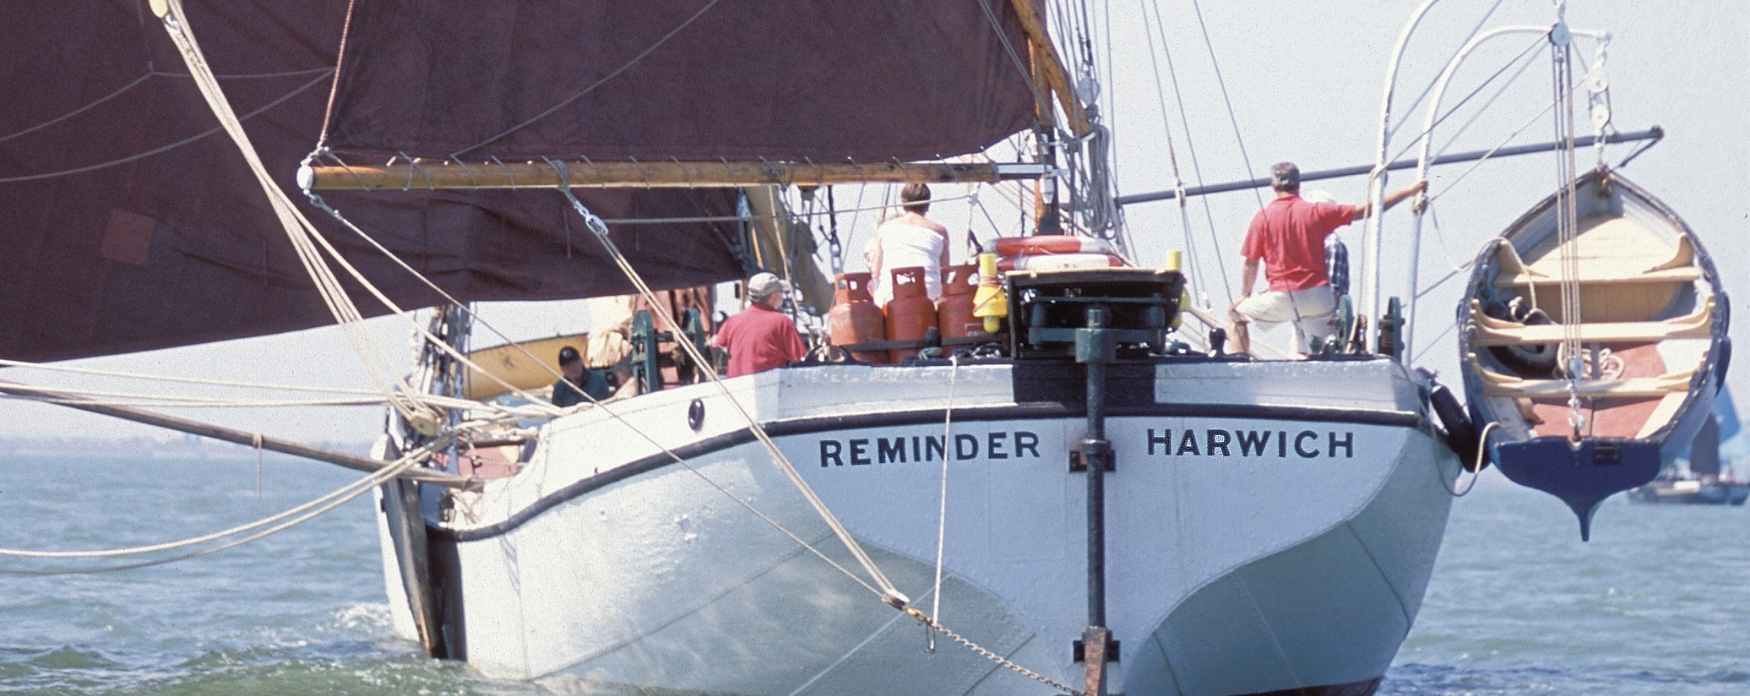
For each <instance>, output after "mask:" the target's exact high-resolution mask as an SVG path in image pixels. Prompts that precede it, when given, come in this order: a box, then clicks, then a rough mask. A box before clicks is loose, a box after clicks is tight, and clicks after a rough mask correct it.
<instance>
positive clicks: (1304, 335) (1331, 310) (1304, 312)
mask: <svg viewBox="0 0 1750 696" xmlns="http://www.w3.org/2000/svg"><path fill="white" fill-rule="evenodd" d="M1234 311H1237V312H1239V313H1240V314H1241V315H1243V316H1245V317H1246V319H1247V320H1248V321H1251V322H1252V323H1255V324H1257V325H1258V328H1261V329H1270V328H1272V327H1274V326H1276V325H1277V324H1281V323H1284V322H1293V324H1294V345H1295V349H1296V350H1297V351H1299V352H1302V353H1305V352H1307V345H1308V339H1309V338H1318V339H1320V340H1321V341H1322V340H1324V339H1327V338H1330V337H1331V334H1333V333H1336V327H1335V326H1332V323H1331V318H1332V317H1333V316H1334V315H1335V313H1336V311H1337V298H1336V295H1335V294H1333V293H1332V292H1331V286H1329V285H1319V286H1315V287H1310V288H1306V289H1304V290H1294V291H1290V292H1266V293H1263V294H1260V295H1253V296H1251V297H1248V298H1246V299H1245V300H1244V301H1242V302H1240V303H1239V305H1238V306H1236V307H1234Z"/></svg>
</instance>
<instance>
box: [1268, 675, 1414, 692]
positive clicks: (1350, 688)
mask: <svg viewBox="0 0 1750 696" xmlns="http://www.w3.org/2000/svg"><path fill="white" fill-rule="evenodd" d="M1381 679H1382V678H1381V677H1374V678H1372V679H1369V680H1367V681H1358V682H1350V683H1348V684H1329V685H1326V686H1308V687H1303V688H1299V689H1279V690H1276V691H1265V692H1262V693H1255V694H1245V696H1373V692H1375V691H1378V690H1379V682H1380V680H1381Z"/></svg>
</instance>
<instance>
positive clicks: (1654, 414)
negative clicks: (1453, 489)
mask: <svg viewBox="0 0 1750 696" xmlns="http://www.w3.org/2000/svg"><path fill="white" fill-rule="evenodd" d="M1564 222H1565V223H1566V224H1563V223H1564ZM1468 287H1469V291H1468V293H1467V295H1466V297H1465V300H1464V303H1463V305H1462V306H1461V307H1460V308H1459V316H1458V321H1459V325H1460V328H1461V329H1462V330H1461V331H1460V332H1459V351H1460V352H1459V355H1460V356H1461V358H1462V365H1463V371H1464V383H1465V392H1466V396H1467V401H1468V402H1469V404H1470V408H1471V412H1472V417H1473V418H1474V420H1475V422H1476V423H1477V424H1478V426H1479V427H1486V428H1489V429H1490V430H1491V431H1492V433H1493V437H1492V438H1489V439H1488V442H1487V448H1488V453H1489V458H1490V460H1492V461H1493V462H1495V464H1496V465H1497V466H1499V467H1501V472H1502V473H1503V474H1506V476H1507V478H1509V479H1511V480H1513V481H1514V482H1515V483H1519V484H1520V485H1524V486H1529V487H1531V488H1536V489H1538V490H1542V491H1545V492H1548V493H1550V494H1552V495H1555V496H1556V497H1558V498H1561V499H1562V501H1563V502H1566V503H1567V504H1568V506H1569V507H1570V508H1572V509H1573V510H1574V513H1575V514H1576V515H1578V516H1579V518H1580V535H1581V537H1582V538H1586V537H1588V536H1590V527H1591V520H1592V514H1593V513H1594V512H1595V511H1596V510H1597V507H1598V504H1599V503H1600V502H1601V501H1603V500H1604V499H1605V498H1607V497H1609V496H1611V495H1612V494H1615V493H1617V492H1620V491H1625V490H1629V489H1631V488H1634V487H1636V486H1641V485H1644V484H1647V483H1649V482H1651V481H1652V480H1653V479H1654V478H1655V477H1656V476H1657V475H1658V474H1659V472H1660V471H1661V470H1662V469H1664V468H1665V467H1666V466H1667V465H1669V464H1670V463H1671V462H1672V461H1674V460H1675V459H1676V458H1677V456H1678V455H1679V454H1681V453H1682V452H1683V450H1684V449H1685V448H1687V447H1688V446H1689V444H1690V442H1691V441H1692V440H1693V439H1694V438H1695V433H1696V432H1697V430H1699V429H1700V428H1701V427H1702V422H1703V421H1704V420H1706V417H1707V415H1708V413H1709V409H1708V407H1707V404H1710V403H1712V402H1713V400H1714V394H1715V390H1716V389H1717V387H1718V384H1719V382H1720V377H1721V376H1722V375H1723V374H1724V373H1725V368H1726V363H1727V361H1728V360H1729V355H1730V344H1729V342H1728V339H1727V338H1726V329H1727V325H1728V316H1727V315H1728V312H1727V301H1726V295H1725V293H1724V292H1723V291H1722V289H1721V287H1720V281H1719V276H1718V273H1717V272H1716V271H1715V269H1714V264H1713V261H1712V260H1711V259H1710V258H1709V257H1708V255H1707V252H1706V250H1705V249H1704V248H1703V247H1702V245H1701V243H1700V241H1699V240H1697V239H1696V238H1695V235H1694V234H1693V233H1692V231H1691V230H1690V229H1689V226H1688V225H1687V224H1685V223H1684V222H1683V221H1682V220H1681V219H1680V218H1678V216H1677V214H1676V213H1675V212H1673V211H1672V210H1671V209H1670V208H1668V207H1666V206H1665V205H1664V204H1663V203H1661V202H1659V201H1658V200H1657V199H1654V198H1653V197H1652V196H1651V195H1649V194H1648V193H1647V192H1645V191H1643V190H1641V189H1640V188H1639V187H1637V186H1635V185H1634V184H1633V183H1630V182H1629V181H1628V180H1626V179H1624V178H1622V176H1621V175H1619V174H1617V173H1615V172H1611V171H1609V170H1605V169H1599V170H1595V171H1592V172H1589V173H1587V174H1585V175H1582V176H1580V177H1579V178H1578V179H1577V180H1576V181H1575V182H1574V184H1573V186H1572V187H1571V188H1564V190H1563V191H1560V192H1558V193H1557V194H1556V195H1552V196H1550V197H1549V198H1547V199H1545V200H1544V201H1543V202H1542V203H1539V204H1538V205H1537V206H1536V207H1534V208H1533V209H1532V210H1531V211H1530V212H1528V213H1526V214H1525V215H1524V216H1523V217H1521V218H1520V219H1519V220H1518V221H1516V222H1514V223H1513V224H1512V225H1511V226H1509V227H1508V228H1507V231H1506V232H1504V233H1503V234H1502V235H1501V237H1500V238H1499V239H1497V240H1495V241H1492V242H1490V243H1489V244H1488V245H1486V246H1485V247H1484V249H1483V251H1482V253H1481V254H1480V255H1479V256H1478V257H1477V262H1476V266H1475V268H1474V270H1473V271H1472V273H1471V278H1470V283H1469V286H1468Z"/></svg>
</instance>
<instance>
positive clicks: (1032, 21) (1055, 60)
mask: <svg viewBox="0 0 1750 696" xmlns="http://www.w3.org/2000/svg"><path fill="white" fill-rule="evenodd" d="M1037 2H1038V0H1010V3H1009V4H1011V5H1013V6H1014V8H1015V14H1016V15H1017V16H1019V17H1020V19H1021V28H1022V29H1024V30H1025V31H1026V32H1027V43H1028V45H1030V46H1032V48H1033V55H1034V56H1035V60H1036V62H1037V63H1038V65H1039V67H1041V68H1043V70H1042V71H1041V72H1043V73H1044V78H1045V84H1046V86H1047V87H1049V88H1050V89H1051V91H1052V92H1053V93H1055V94H1056V95H1057V101H1058V103H1060V104H1062V105H1063V110H1064V113H1066V114H1068V115H1069V130H1070V132H1071V133H1073V134H1075V137H1077V138H1080V137H1082V136H1085V135H1087V134H1088V131H1091V130H1093V126H1092V125H1091V124H1089V123H1088V113H1087V110H1086V109H1084V108H1083V107H1082V102H1081V100H1079V99H1077V98H1076V95H1075V91H1074V90H1072V89H1070V86H1069V72H1068V71H1067V70H1064V68H1063V59H1062V57H1060V56H1059V55H1058V54H1057V46H1055V45H1053V44H1052V43H1051V34H1050V33H1048V32H1046V31H1045V15H1044V13H1042V12H1041V11H1040V9H1039V5H1038V4H1036V3H1037Z"/></svg>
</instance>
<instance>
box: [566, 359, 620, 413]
mask: <svg viewBox="0 0 1750 696" xmlns="http://www.w3.org/2000/svg"><path fill="white" fill-rule="evenodd" d="M559 372H560V373H561V374H562V375H564V377H563V378H561V379H560V380H559V381H557V382H554V383H553V405H554V406H558V407H559V408H570V407H572V406H576V405H578V404H581V403H584V402H586V401H590V400H591V399H592V398H593V400H595V401H603V400H606V399H607V398H608V397H610V396H613V395H614V389H613V385H610V384H608V378H607V375H604V374H602V371H601V370H585V369H583V356H582V355H579V354H578V352H577V349H576V348H573V347H571V346H566V347H564V348H560V349H559ZM579 387H582V389H581V390H579ZM586 393H587V394H588V395H589V397H587V398H586V397H585V396H584V394H586Z"/></svg>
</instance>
